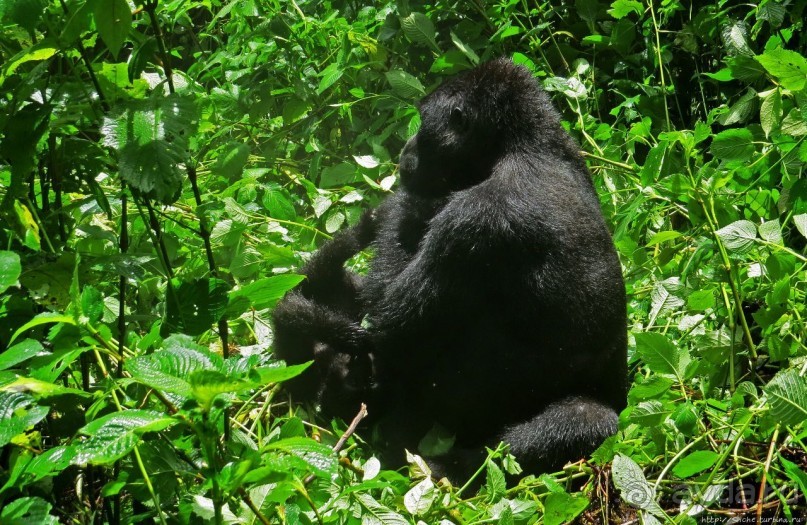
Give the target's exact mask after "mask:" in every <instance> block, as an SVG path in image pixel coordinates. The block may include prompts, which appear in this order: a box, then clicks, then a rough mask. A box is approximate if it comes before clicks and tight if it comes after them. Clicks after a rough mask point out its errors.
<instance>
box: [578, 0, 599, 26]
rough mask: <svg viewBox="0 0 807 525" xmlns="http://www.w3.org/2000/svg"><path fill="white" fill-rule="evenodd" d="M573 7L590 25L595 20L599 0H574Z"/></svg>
mask: <svg viewBox="0 0 807 525" xmlns="http://www.w3.org/2000/svg"><path fill="white" fill-rule="evenodd" d="M574 7H575V9H576V10H577V14H578V16H579V17H580V18H581V19H583V20H585V21H586V22H588V23H589V24H590V25H591V24H594V23H595V22H597V14H598V13H599V11H600V2H599V0H574Z"/></svg>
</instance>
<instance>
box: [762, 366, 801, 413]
mask: <svg viewBox="0 0 807 525" xmlns="http://www.w3.org/2000/svg"><path fill="white" fill-rule="evenodd" d="M764 390H765V394H766V395H767V397H768V405H769V406H770V411H771V417H773V418H774V420H776V422H777V423H780V424H782V425H791V426H792V425H797V424H799V423H801V422H802V421H804V420H805V419H807V379H805V378H804V377H802V376H800V375H799V373H798V371H797V370H793V369H789V370H782V371H780V372H778V373H777V374H776V376H774V378H773V379H772V380H771V381H770V383H768V384H767V385H766V386H765V388H764Z"/></svg>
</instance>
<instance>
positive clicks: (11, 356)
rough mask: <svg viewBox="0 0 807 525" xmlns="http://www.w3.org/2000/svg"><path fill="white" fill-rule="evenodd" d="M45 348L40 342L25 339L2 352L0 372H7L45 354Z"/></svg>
mask: <svg viewBox="0 0 807 525" xmlns="http://www.w3.org/2000/svg"><path fill="white" fill-rule="evenodd" d="M44 353H47V352H45V348H44V347H43V346H42V344H41V343H40V342H39V341H34V340H33V339H24V340H22V341H20V342H19V343H17V344H16V345H14V346H12V347H9V348H7V349H6V350H5V351H3V352H0V370H7V369H9V368H11V367H12V366H14V365H18V364H20V363H22V362H24V361H27V360H28V359H31V358H32V357H34V356H37V355H39V354H44Z"/></svg>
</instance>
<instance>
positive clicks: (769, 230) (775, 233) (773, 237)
mask: <svg viewBox="0 0 807 525" xmlns="http://www.w3.org/2000/svg"><path fill="white" fill-rule="evenodd" d="M759 236H760V237H762V238H763V239H764V240H766V241H768V242H771V243H774V244H782V226H781V225H780V224H779V219H773V220H772V221H767V222H763V223H762V224H760V225H759Z"/></svg>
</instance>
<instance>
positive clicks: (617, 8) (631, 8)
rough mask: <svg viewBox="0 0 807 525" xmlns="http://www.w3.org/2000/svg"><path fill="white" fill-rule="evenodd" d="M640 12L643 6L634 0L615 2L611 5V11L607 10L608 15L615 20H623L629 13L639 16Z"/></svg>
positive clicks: (617, 0) (642, 10)
mask: <svg viewBox="0 0 807 525" xmlns="http://www.w3.org/2000/svg"><path fill="white" fill-rule="evenodd" d="M642 12H644V6H642V3H641V2H638V1H636V0H616V1H615V2H613V3H612V4H611V9H609V10H608V14H609V15H611V16H612V17H614V18H616V19H617V20H619V19H620V18H625V17H626V16H628V15H629V14H631V13H636V14H638V15H639V16H641V14H642Z"/></svg>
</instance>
